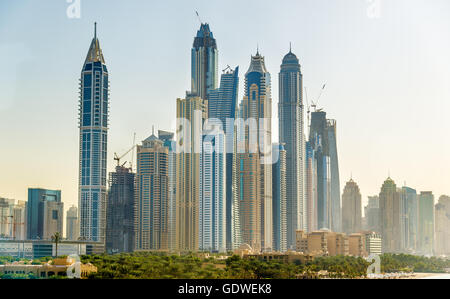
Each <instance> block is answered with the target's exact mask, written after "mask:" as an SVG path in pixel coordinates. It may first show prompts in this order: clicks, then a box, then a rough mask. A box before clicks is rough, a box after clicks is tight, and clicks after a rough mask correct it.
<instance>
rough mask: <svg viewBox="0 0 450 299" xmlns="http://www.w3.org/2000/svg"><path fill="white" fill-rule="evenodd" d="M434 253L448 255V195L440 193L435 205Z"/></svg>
mask: <svg viewBox="0 0 450 299" xmlns="http://www.w3.org/2000/svg"><path fill="white" fill-rule="evenodd" d="M435 232H436V243H435V244H436V245H435V248H436V249H435V250H436V251H435V254H436V255H446V256H449V255H450V197H449V196H445V195H442V196H441V197H439V202H438V203H437V204H436V206H435Z"/></svg>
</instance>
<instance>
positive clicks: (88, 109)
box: [78, 29, 109, 242]
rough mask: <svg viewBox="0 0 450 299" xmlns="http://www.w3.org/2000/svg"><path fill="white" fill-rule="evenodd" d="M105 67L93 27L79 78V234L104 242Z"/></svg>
mask: <svg viewBox="0 0 450 299" xmlns="http://www.w3.org/2000/svg"><path fill="white" fill-rule="evenodd" d="M108 78H109V75H108V70H107V68H106V64H105V59H104V58H103V54H102V49H101V48H100V43H99V41H98V39H97V29H95V34H94V38H93V39H92V42H91V46H90V48H89V51H88V54H87V57H86V60H85V62H84V66H83V70H82V71H81V80H80V82H81V83H80V90H81V95H80V109H79V111H80V114H79V118H80V170H79V171H80V172H79V198H78V201H79V203H78V207H79V209H80V237H81V239H82V240H90V241H97V242H105V228H106V193H107V191H106V157H107V144H108V143H107V140H108V139H107V137H108V113H109V82H108Z"/></svg>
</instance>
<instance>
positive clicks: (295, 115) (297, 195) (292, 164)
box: [278, 51, 307, 249]
mask: <svg viewBox="0 0 450 299" xmlns="http://www.w3.org/2000/svg"><path fill="white" fill-rule="evenodd" d="M302 90H303V75H302V73H301V70H300V64H299V60H298V58H297V56H296V55H295V54H294V53H292V52H291V51H289V53H288V54H286V56H284V58H283V62H282V64H281V71H280V74H279V103H278V119H279V136H280V137H279V139H280V142H281V143H284V144H285V148H286V188H287V189H286V192H287V199H288V202H287V205H288V208H287V211H288V212H287V213H288V214H287V219H288V220H287V221H288V235H287V243H288V248H290V249H294V248H295V244H296V237H295V232H296V230H299V229H301V230H304V229H306V224H307V221H306V215H307V213H306V204H305V190H304V189H305V158H304V157H305V138H304V129H303V93H302Z"/></svg>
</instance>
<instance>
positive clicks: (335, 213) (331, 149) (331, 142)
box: [327, 119, 342, 232]
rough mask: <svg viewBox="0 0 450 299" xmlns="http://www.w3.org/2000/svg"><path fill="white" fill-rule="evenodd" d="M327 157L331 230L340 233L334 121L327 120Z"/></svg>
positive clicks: (339, 200)
mask: <svg viewBox="0 0 450 299" xmlns="http://www.w3.org/2000/svg"><path fill="white" fill-rule="evenodd" d="M327 133H328V155H329V157H330V177H331V182H330V192H331V194H330V201H331V202H330V203H331V219H330V220H331V221H330V222H331V223H330V226H331V230H332V231H335V232H340V231H341V222H342V219H341V184H340V180H339V161H338V153H337V128H336V120H334V119H328V120H327Z"/></svg>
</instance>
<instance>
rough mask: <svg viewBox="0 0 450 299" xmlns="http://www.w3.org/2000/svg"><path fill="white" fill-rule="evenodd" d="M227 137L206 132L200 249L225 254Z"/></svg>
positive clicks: (203, 145) (202, 170)
mask: <svg viewBox="0 0 450 299" xmlns="http://www.w3.org/2000/svg"><path fill="white" fill-rule="evenodd" d="M225 176H226V155H225V135H224V133H223V132H222V131H221V130H220V129H218V128H217V127H216V128H213V129H212V130H211V131H206V132H204V137H203V144H202V153H201V160H200V202H199V213H200V215H199V250H200V251H211V252H225V251H226V203H225V199H226V198H225V192H226V190H225V183H226V180H225Z"/></svg>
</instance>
